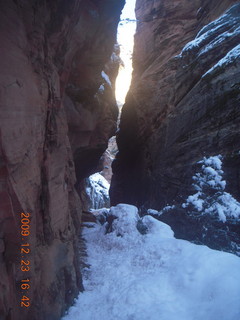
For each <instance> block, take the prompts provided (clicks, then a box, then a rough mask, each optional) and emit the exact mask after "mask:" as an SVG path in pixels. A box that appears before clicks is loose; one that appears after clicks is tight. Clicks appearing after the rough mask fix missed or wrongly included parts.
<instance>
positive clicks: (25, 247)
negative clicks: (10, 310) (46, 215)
mask: <svg viewBox="0 0 240 320" xmlns="http://www.w3.org/2000/svg"><path fill="white" fill-rule="evenodd" d="M20 227H21V229H20V233H21V240H22V241H21V246H20V257H21V258H20V270H21V272H22V280H21V281H20V289H21V293H22V294H21V301H20V305H21V307H23V308H28V307H30V305H31V302H30V298H29V295H28V293H29V290H30V288H31V284H30V277H29V273H30V270H31V261H30V258H29V254H30V252H31V250H30V244H29V239H30V238H29V237H30V213H23V212H21V226H20Z"/></svg>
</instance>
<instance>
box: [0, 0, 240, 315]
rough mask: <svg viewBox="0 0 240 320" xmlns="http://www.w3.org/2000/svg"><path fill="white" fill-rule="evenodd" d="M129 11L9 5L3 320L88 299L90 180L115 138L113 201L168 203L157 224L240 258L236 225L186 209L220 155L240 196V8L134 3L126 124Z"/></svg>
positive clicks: (18, 1) (1, 235)
mask: <svg viewBox="0 0 240 320" xmlns="http://www.w3.org/2000/svg"><path fill="white" fill-rule="evenodd" d="M124 5H125V1H124V0H69V1H67V0H32V1H26V0H7V1H4V0H1V1H0V37H1V38H0V39H1V46H0V79H1V83H0V124H1V127H0V179H1V184H0V273H1V276H0V320H60V319H61V317H62V316H64V314H65V312H66V310H68V308H69V307H70V306H71V305H73V303H74V301H75V299H76V298H77V296H78V294H79V292H80V295H81V292H82V291H84V286H83V281H82V273H81V268H82V266H83V264H84V262H83V261H84V256H85V255H86V248H85V244H84V241H83V240H82V237H81V236H80V235H81V229H82V226H81V223H82V220H84V219H89V218H88V217H86V216H89V215H90V214H89V211H90V204H89V199H88V197H87V192H86V181H87V178H88V177H89V176H90V175H92V174H94V173H96V172H100V171H102V170H103V167H104V161H103V154H104V152H105V150H106V149H107V147H108V141H109V139H110V138H111V137H113V136H115V135H116V141H117V146H118V153H117V155H116V158H115V159H114V160H113V163H112V171H113V176H112V180H111V176H107V179H108V180H109V181H110V180H111V186H110V200H109V202H110V204H111V206H116V205H117V204H120V203H125V204H129V205H134V206H136V207H137V208H138V209H139V212H140V213H141V215H144V214H145V213H146V212H147V209H149V208H152V209H153V211H158V212H159V211H161V210H163V208H166V207H169V209H168V210H163V211H164V212H163V213H162V214H161V215H159V217H158V218H157V219H158V220H160V221H162V222H164V223H167V224H169V225H170V227H171V228H172V229H173V231H174V233H175V236H176V237H177V238H181V239H185V240H188V241H191V242H193V243H196V244H204V245H207V246H209V247H210V248H212V249H217V250H222V251H226V252H230V253H233V254H234V255H237V256H240V250H239V248H240V219H239V218H236V219H233V218H229V219H227V220H226V221H221V220H218V219H216V216H210V217H209V216H207V215H202V216H199V215H197V217H196V216H194V215H192V214H189V210H188V209H187V208H185V207H184V205H183V203H184V202H185V201H186V198H187V196H188V195H191V194H193V193H194V192H195V191H194V190H195V189H194V184H193V181H192V177H193V176H194V174H195V173H196V171H197V170H198V169H199V162H200V161H202V159H204V157H205V159H207V158H208V157H214V156H218V155H219V157H220V158H219V159H221V161H222V170H223V172H224V176H223V178H224V180H226V191H227V193H228V194H231V195H232V196H233V197H234V198H235V199H236V203H238V201H240V2H239V1H236V0H223V1H221V2H220V3H219V2H218V1H215V0H194V1H191V0H182V1H178V0H171V1H170V0H154V1H153V0H137V1H136V8H135V12H136V23H137V27H136V34H135V37H134V49H133V73H132V81H131V85H130V88H129V91H128V93H127V96H126V101H125V104H124V106H123V108H122V112H121V115H120V123H119V128H117V126H118V115H119V108H118V106H117V102H116V98H115V81H116V77H117V75H118V70H119V67H120V64H121V58H120V56H119V54H120V52H119V51H120V50H119V46H118V45H117V28H118V24H119V21H120V15H121V12H122V10H123V8H124ZM206 161H207V160H206ZM220 169H221V168H220V167H219V170H218V172H220V171H221V170H220ZM107 174H108V173H107ZM107 174H106V175H107ZM198 177H199V176H198ZM220 182H221V181H220ZM24 219H25V220H24ZM24 221H30V224H27V223H26V224H23V222H24ZM24 226H25V227H24ZM206 230H207V231H206ZM22 254H23V255H24V259H25V258H26V257H27V261H28V262H29V263H30V266H28V265H24V264H23V263H22V261H23V255H22ZM25 261H26V259H25ZM23 270H26V271H23ZM24 272H25V273H26V277H28V279H29V281H31V288H30V289H29V294H28V298H27V299H28V300H29V299H30V300H31V306H29V307H25V308H23V307H21V304H20V302H21V301H22V302H23V303H25V304H27V302H28V300H22V299H23V297H24V295H23V293H22V292H23V290H21V288H22V285H23V283H27V282H23V281H24V276H25V274H24ZM23 275H24V276H23ZM81 319H82V320H85V318H84V315H83V316H82V318H81ZM129 319H135V318H129ZM136 319H138V318H136ZM109 320H111V319H110V318H109ZM169 320H172V319H170V318H169ZM180 320H182V319H180ZM212 320H215V319H212ZM226 320H228V319H226ZM229 320H230V319H229Z"/></svg>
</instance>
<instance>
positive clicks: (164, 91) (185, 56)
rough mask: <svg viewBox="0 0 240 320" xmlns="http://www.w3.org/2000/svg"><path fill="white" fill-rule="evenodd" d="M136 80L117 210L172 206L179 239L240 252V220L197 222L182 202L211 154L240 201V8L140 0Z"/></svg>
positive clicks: (117, 165)
mask: <svg viewBox="0 0 240 320" xmlns="http://www.w3.org/2000/svg"><path fill="white" fill-rule="evenodd" d="M136 16H137V32H136V35H135V46H134V54H133V67H134V71H133V79H132V83H131V87H130V90H129V92H128V95H127V99H126V103H125V105H124V107H123V111H122V115H121V120H120V130H119V132H118V135H117V144H118V148H119V153H118V154H117V156H116V160H115V161H114V162H113V166H112V167H113V179H112V183H111V189H110V197H111V203H112V205H115V204H117V203H129V204H134V205H137V206H138V207H139V208H141V210H142V213H143V214H145V213H146V209H147V208H153V209H157V210H161V209H162V208H164V207H165V206H166V205H168V204H169V205H175V207H174V209H172V210H169V211H168V212H164V213H163V214H162V215H161V216H159V219H160V220H162V221H164V222H166V223H168V224H170V226H171V227H172V229H173V230H174V232H175V235H176V236H177V237H178V238H182V239H187V240H190V241H194V242H196V243H199V244H206V245H208V246H210V247H211V248H214V249H220V250H225V251H229V252H233V253H235V254H238V255H239V244H240V237H239V234H240V233H239V230H240V229H239V228H240V227H239V220H237V221H236V219H235V220H234V219H229V220H228V221H227V222H226V223H222V222H220V221H217V219H215V218H214V217H207V216H202V217H199V216H197V217H194V216H193V215H191V213H190V212H188V211H187V210H184V209H183V208H182V206H181V204H182V203H183V202H184V201H185V199H186V197H187V196H189V195H191V194H193V193H194V192H193V190H194V189H193V186H192V176H193V175H194V173H195V167H196V164H197V162H198V161H199V160H201V159H203V157H204V156H206V157H208V156H214V155H219V154H221V155H222V156H223V170H224V172H225V175H224V179H225V180H226V182H227V185H226V191H227V192H230V193H231V194H232V195H233V196H234V197H235V198H236V199H237V200H238V201H239V200H240V154H239V150H240V3H239V1H232V0H228V1H221V2H217V1H210V0H204V1H202V0H201V1H200V0H196V1H187V0H186V1H174V0H173V1H167V0H161V1H160V0H159V1H147V0H137V4H136Z"/></svg>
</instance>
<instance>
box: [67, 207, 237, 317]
mask: <svg viewBox="0 0 240 320" xmlns="http://www.w3.org/2000/svg"><path fill="white" fill-rule="evenodd" d="M99 212H100V215H99V216H100V217H101V219H99V221H101V223H99V222H98V223H85V227H84V229H83V237H84V239H85V241H86V246H87V254H88V257H87V258H86V261H85V262H86V266H85V268H84V270H83V278H84V279H83V280H84V288H85V291H84V292H83V293H81V294H80V295H79V298H78V299H77V300H76V301H75V304H74V306H72V307H71V308H70V310H69V312H68V314H67V315H66V316H64V317H63V318H62V320H78V319H79V320H80V319H84V320H102V319H108V320H113V319H114V320H146V319H150V320H159V319H161V320H200V319H201V320H202V319H204V320H213V319H218V320H239V319H240V304H239V297H240V286H239V283H240V259H239V257H237V256H235V255H233V254H230V253H226V252H221V251H217V250H212V249H209V248H208V247H206V246H203V245H196V244H193V243H190V242H188V241H185V240H179V239H176V238H175V237H174V234H173V231H172V230H171V228H170V227H169V226H168V225H167V224H164V223H162V222H160V221H158V220H156V219H155V218H153V217H152V216H150V215H146V216H144V217H142V218H140V216H139V215H138V210H137V208H136V207H134V206H131V205H126V204H119V205H117V206H116V207H112V208H111V209H103V210H100V211H99ZM104 216H105V218H107V217H108V216H114V217H115V219H114V220H113V222H112V225H111V226H109V223H108V222H104ZM109 231H111V232H109Z"/></svg>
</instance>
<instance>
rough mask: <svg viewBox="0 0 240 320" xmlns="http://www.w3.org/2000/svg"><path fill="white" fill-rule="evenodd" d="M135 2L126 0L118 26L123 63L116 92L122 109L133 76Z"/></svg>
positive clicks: (134, 0)
mask: <svg viewBox="0 0 240 320" xmlns="http://www.w3.org/2000/svg"><path fill="white" fill-rule="evenodd" d="M135 3H136V0H126V4H125V6H124V8H123V11H122V15H121V20H120V23H119V26H118V35H117V41H118V44H119V45H120V57H121V59H122V61H123V63H122V65H121V66H120V68H119V73H118V77H117V79H116V90H115V94H116V100H117V103H118V106H119V109H120V111H121V107H122V105H123V104H124V102H125V97H126V94H127V92H128V89H129V86H130V83H131V78H132V52H133V42H134V33H135V30H136V16H135Z"/></svg>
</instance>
